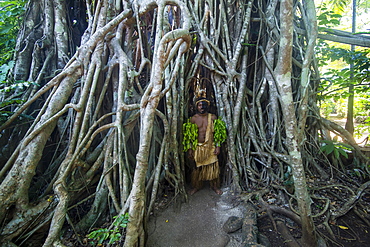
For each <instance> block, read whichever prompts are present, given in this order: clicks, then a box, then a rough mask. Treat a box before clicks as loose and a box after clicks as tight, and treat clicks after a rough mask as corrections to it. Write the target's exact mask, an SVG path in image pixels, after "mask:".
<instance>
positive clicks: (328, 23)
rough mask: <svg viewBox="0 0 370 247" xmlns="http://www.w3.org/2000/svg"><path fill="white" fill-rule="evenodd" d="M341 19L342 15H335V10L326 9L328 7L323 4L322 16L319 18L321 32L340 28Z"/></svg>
mask: <svg viewBox="0 0 370 247" xmlns="http://www.w3.org/2000/svg"><path fill="white" fill-rule="evenodd" d="M341 17H342V15H340V14H337V13H334V11H333V10H330V9H328V8H326V5H325V4H323V5H322V6H321V8H320V14H319V15H318V16H317V21H318V28H319V32H320V31H325V30H327V29H328V28H332V27H335V26H338V25H339V24H340V18H341Z"/></svg>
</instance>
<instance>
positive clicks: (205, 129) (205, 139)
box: [188, 98, 222, 195]
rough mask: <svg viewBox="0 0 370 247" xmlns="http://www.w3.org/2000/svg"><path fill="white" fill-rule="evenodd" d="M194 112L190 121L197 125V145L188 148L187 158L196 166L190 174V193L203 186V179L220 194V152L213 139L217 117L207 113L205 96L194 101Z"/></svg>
mask: <svg viewBox="0 0 370 247" xmlns="http://www.w3.org/2000/svg"><path fill="white" fill-rule="evenodd" d="M195 105H196V112H197V113H196V114H195V115H194V116H193V117H191V119H190V122H191V123H193V124H196V125H197V127H198V145H197V147H196V148H195V151H194V150H193V149H189V151H188V154H189V158H191V159H194V160H195V163H196V167H195V169H194V170H193V172H192V175H191V184H192V186H193V189H192V190H191V191H190V195H193V194H194V193H196V192H197V191H198V190H200V189H201V188H202V186H203V181H209V183H210V186H211V188H212V189H213V190H214V191H215V192H216V194H218V195H221V194H222V191H221V190H220V189H219V186H220V179H219V175H220V169H219V164H218V159H217V155H218V154H219V153H220V147H219V146H215V145H214V140H213V136H214V135H213V132H214V128H213V122H214V120H215V119H217V117H216V115H214V114H211V113H209V112H208V111H209V105H210V103H209V101H208V100H207V99H206V98H200V99H198V100H197V102H196V103H195Z"/></svg>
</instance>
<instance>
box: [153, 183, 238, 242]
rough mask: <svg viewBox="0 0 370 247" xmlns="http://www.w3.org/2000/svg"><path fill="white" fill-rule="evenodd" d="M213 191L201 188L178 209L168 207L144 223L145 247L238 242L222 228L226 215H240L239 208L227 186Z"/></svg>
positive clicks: (227, 216)
mask: <svg viewBox="0 0 370 247" xmlns="http://www.w3.org/2000/svg"><path fill="white" fill-rule="evenodd" d="M222 190H223V192H224V193H223V194H222V195H221V196H219V195H217V194H216V193H215V192H214V191H213V190H211V189H209V188H204V189H202V190H200V191H198V192H197V193H195V194H194V195H192V196H189V202H188V203H184V204H183V205H182V207H181V210H175V209H174V208H173V207H171V206H170V207H168V208H167V209H166V210H164V211H162V212H157V213H156V216H155V217H154V216H153V217H151V219H150V220H149V223H148V241H147V247H224V246H230V247H232V246H238V242H239V241H240V238H238V236H237V235H229V234H227V233H226V232H224V231H223V229H222V226H223V224H224V223H225V222H226V220H227V219H228V218H229V217H230V216H237V217H242V216H243V208H242V207H241V204H240V203H239V201H238V200H237V199H236V198H235V197H234V195H233V193H232V192H231V191H230V190H229V189H228V188H223V189H222Z"/></svg>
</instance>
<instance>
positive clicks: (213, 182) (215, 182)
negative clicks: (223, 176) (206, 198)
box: [209, 178, 223, 195]
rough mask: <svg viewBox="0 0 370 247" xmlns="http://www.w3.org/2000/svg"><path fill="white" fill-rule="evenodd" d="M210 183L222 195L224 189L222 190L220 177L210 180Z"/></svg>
mask: <svg viewBox="0 0 370 247" xmlns="http://www.w3.org/2000/svg"><path fill="white" fill-rule="evenodd" d="M209 184H210V186H211V188H212V190H213V191H214V192H216V194H217V195H222V193H223V192H222V190H220V189H219V188H220V178H215V179H213V180H211V181H209Z"/></svg>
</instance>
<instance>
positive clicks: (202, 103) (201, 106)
mask: <svg viewBox="0 0 370 247" xmlns="http://www.w3.org/2000/svg"><path fill="white" fill-rule="evenodd" d="M209 104H210V103H209V100H207V99H206V98H199V99H198V100H197V102H196V103H195V105H196V109H197V112H198V113H199V114H206V113H208V111H209Z"/></svg>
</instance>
